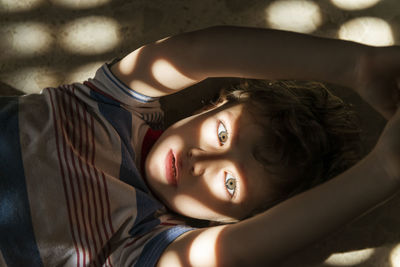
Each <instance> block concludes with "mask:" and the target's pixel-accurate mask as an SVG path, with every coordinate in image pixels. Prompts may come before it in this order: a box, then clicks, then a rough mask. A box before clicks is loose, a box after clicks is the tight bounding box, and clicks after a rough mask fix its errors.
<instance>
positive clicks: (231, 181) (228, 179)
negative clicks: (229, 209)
mask: <svg viewBox="0 0 400 267" xmlns="http://www.w3.org/2000/svg"><path fill="white" fill-rule="evenodd" d="M225 187H226V190H227V191H228V193H229V194H230V195H231V197H233V195H234V194H235V191H236V178H235V177H233V176H232V174H230V173H227V174H226V175H225Z"/></svg>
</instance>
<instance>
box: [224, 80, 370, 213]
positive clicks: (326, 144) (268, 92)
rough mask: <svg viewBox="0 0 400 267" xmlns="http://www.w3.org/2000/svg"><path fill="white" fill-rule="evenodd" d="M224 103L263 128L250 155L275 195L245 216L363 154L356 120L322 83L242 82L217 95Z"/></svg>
mask: <svg viewBox="0 0 400 267" xmlns="http://www.w3.org/2000/svg"><path fill="white" fill-rule="evenodd" d="M225 101H227V102H228V103H244V104H245V106H246V108H247V110H248V111H249V112H250V114H251V115H253V117H254V119H255V121H256V123H257V124H259V125H260V126H261V127H262V128H263V130H264V133H265V135H264V138H263V139H264V140H265V142H263V143H262V144H259V145H258V146H257V148H256V149H255V150H254V151H253V155H254V157H255V158H256V160H258V161H259V162H261V163H262V164H263V166H264V167H265V168H266V171H267V172H268V173H270V174H271V177H272V183H273V185H274V186H276V189H277V192H279V194H278V197H277V199H276V200H275V201H273V202H272V203H271V202H268V203H264V204H263V205H262V206H261V207H258V208H257V209H256V210H253V211H251V213H250V215H255V214H257V213H259V212H262V211H264V210H266V209H268V208H269V207H271V206H273V205H275V204H277V203H278V202H280V201H282V200H284V199H287V198H289V197H291V196H293V195H295V194H298V193H300V192H302V191H305V190H307V189H309V188H311V187H314V186H316V185H318V184H320V183H323V182H324V181H327V180H329V179H330V178H332V177H334V176H336V175H338V174H340V173H342V172H343V171H345V170H346V169H348V168H350V167H351V166H352V165H354V164H355V163H356V162H358V161H359V160H360V159H361V158H362V156H363V154H364V150H363V147H362V142H361V137H360V133H361V129H360V126H359V125H360V120H359V117H358V116H357V114H356V113H355V112H354V111H353V110H352V108H351V105H350V104H346V103H345V102H343V101H342V100H341V99H340V98H339V97H336V96H334V95H333V94H332V93H331V92H330V91H329V90H328V89H327V88H326V86H325V85H324V84H322V83H319V82H310V81H293V80H279V81H264V80H250V79H244V80H242V82H241V83H240V84H238V85H234V86H231V87H230V88H227V89H224V90H223V91H222V93H221V95H220V97H219V99H218V101H217V102H218V103H222V102H225Z"/></svg>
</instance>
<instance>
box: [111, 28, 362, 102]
mask: <svg viewBox="0 0 400 267" xmlns="http://www.w3.org/2000/svg"><path fill="white" fill-rule="evenodd" d="M367 50H368V47H367V46H363V45H360V44H356V43H353V42H344V41H338V40H334V39H325V38H318V37H313V36H310V35H304V34H298V33H293V32H285V31H276V30H269V29H261V28H245V27H234V26H216V27H211V28H207V29H203V30H199V31H195V32H189V33H184V34H182V35H177V36H173V37H169V38H166V39H164V40H161V41H158V42H155V43H152V44H148V45H145V46H143V47H141V48H139V49H137V50H136V51H134V52H132V53H131V54H130V55H128V56H126V57H125V58H124V59H123V60H122V61H121V62H120V63H118V64H117V65H115V66H114V67H113V69H112V70H113V72H115V74H116V75H117V76H118V77H119V78H120V79H121V80H122V81H124V82H125V83H126V84H128V85H130V86H135V85H136V83H137V82H138V81H141V82H144V83H146V84H147V85H149V87H146V88H145V89H142V88H140V87H137V89H136V90H142V91H144V93H147V94H150V95H152V96H158V95H164V94H168V93H171V92H173V91H175V90H180V89H183V88H185V87H187V86H189V85H191V84H193V83H196V82H198V81H201V80H203V79H205V78H208V77H246V78H258V79H279V78H285V79H290V78H293V79H307V80H323V81H328V82H336V83H340V84H343V85H352V83H353V82H354V75H355V71H356V69H357V64H358V62H359V59H360V58H361V57H362V56H363V55H364V54H366V53H367ZM145 90H146V91H145Z"/></svg>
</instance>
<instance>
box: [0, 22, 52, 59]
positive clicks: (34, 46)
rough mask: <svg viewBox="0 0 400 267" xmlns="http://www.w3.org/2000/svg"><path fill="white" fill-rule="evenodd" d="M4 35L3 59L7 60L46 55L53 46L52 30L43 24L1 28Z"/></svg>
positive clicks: (20, 24)
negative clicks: (4, 51)
mask: <svg viewBox="0 0 400 267" xmlns="http://www.w3.org/2000/svg"><path fill="white" fill-rule="evenodd" d="M0 33H1V34H2V37H4V38H2V41H3V44H2V49H3V50H6V51H8V52H7V53H2V54H1V58H2V59H6V58H7V57H9V58H15V57H24V56H32V55H41V54H45V53H46V52H47V51H48V50H49V48H50V47H51V46H52V43H53V38H52V36H51V34H52V30H51V28H50V27H49V26H47V25H46V24H42V23H34V22H26V23H16V24H8V25H4V26H3V25H1V26H0Z"/></svg>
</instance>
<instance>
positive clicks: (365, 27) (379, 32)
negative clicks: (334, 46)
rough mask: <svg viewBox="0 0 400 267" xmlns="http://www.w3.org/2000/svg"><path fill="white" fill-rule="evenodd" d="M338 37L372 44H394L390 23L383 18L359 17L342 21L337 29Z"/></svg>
mask: <svg viewBox="0 0 400 267" xmlns="http://www.w3.org/2000/svg"><path fill="white" fill-rule="evenodd" d="M338 35H339V38H340V39H343V40H351V41H355V42H359V43H363V44H367V45H373V46H387V45H393V44H394V38H393V32H392V29H391V27H390V25H389V24H388V23H387V22H386V21H384V20H383V19H379V18H375V17H361V18H356V19H352V20H350V21H348V22H346V23H344V24H343V25H342V26H341V27H340V30H339V33H338Z"/></svg>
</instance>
